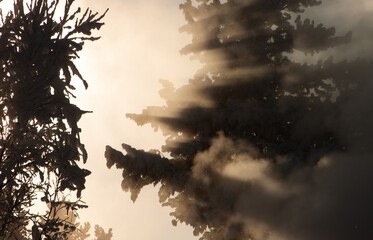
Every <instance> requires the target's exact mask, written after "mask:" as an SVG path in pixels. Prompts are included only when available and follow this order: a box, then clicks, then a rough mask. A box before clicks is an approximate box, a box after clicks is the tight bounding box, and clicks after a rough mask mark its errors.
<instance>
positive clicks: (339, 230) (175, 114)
mask: <svg viewBox="0 0 373 240" xmlns="http://www.w3.org/2000/svg"><path fill="white" fill-rule="evenodd" d="M320 4H321V1H318V0H285V1H277V0H269V1H259V0H252V1H244V0H228V1H226V2H223V3H222V2H221V1H219V0H213V1H209V0H199V1H197V3H195V4H193V3H192V1H191V0H187V1H186V2H185V3H184V4H181V5H180V8H181V9H182V10H183V12H184V15H185V19H186V21H187V24H186V25H185V26H183V27H182V28H181V31H184V32H187V33H189V34H191V35H192V41H191V43H190V44H189V45H187V46H186V47H185V48H183V49H182V50H181V53H182V54H191V55H192V57H193V58H195V59H197V60H199V61H200V62H201V63H202V64H203V67H202V68H201V69H200V70H199V71H198V72H197V73H196V75H195V76H194V78H193V79H190V80H189V83H188V84H187V85H185V86H182V87H180V88H178V89H175V88H174V87H173V85H172V83H170V82H168V81H166V80H161V84H162V85H163V89H162V90H161V91H160V96H161V97H162V98H163V99H164V100H165V105H164V106H158V107H156V106H151V107H148V108H146V109H145V110H143V111H142V113H141V114H127V117H129V118H130V119H132V120H134V121H135V122H136V123H137V124H138V125H140V126H141V125H144V124H150V125H151V126H152V127H153V128H154V129H155V130H158V129H160V130H161V131H162V133H163V134H164V135H165V136H166V137H167V139H166V142H165V144H164V145H163V146H162V149H161V151H158V150H151V151H148V152H146V151H143V150H138V149H135V148H133V147H131V146H129V145H127V144H122V147H123V149H124V150H125V152H126V154H123V153H122V152H120V151H117V150H115V149H113V148H111V147H110V146H107V147H106V152H105V157H106V159H107V166H108V167H109V168H111V167H112V166H113V165H114V164H115V165H116V167H117V168H119V169H122V170H123V181H122V188H123V190H124V191H130V192H131V198H132V200H133V201H135V200H136V198H137V196H138V194H139V192H140V190H141V188H142V187H143V186H145V185H149V184H154V185H156V184H160V190H159V200H160V203H162V205H163V206H170V207H171V208H172V209H173V212H172V213H171V216H173V217H174V220H173V221H172V223H173V224H174V225H176V224H177V223H178V222H185V223H186V224H189V225H191V226H192V227H193V228H194V234H195V235H200V236H201V239H368V238H369V237H367V236H371V233H372V230H371V229H372V228H371V227H372V226H371V224H368V222H369V218H371V217H372V216H373V212H372V210H369V209H371V208H367V206H368V202H369V201H371V200H373V196H372V191H371V190H370V191H369V190H367V189H369V188H368V187H367V185H366V182H367V181H368V179H367V178H369V179H371V178H370V177H367V176H368V175H367V174H362V175H364V177H361V178H359V177H353V179H354V180H353V179H352V178H351V182H350V183H349V184H346V185H345V189H344V191H345V192H337V191H339V189H340V188H341V187H339V186H338V185H337V182H338V181H337V180H336V179H339V180H340V181H341V184H342V185H343V183H346V181H347V179H345V178H343V176H349V175H348V172H349V170H348V167H347V166H356V165H360V166H365V167H366V166H370V167H371V163H368V162H366V161H365V160H363V159H369V157H371V154H372V152H371V149H370V145H371V141H370V140H369V136H370V135H371V134H372V127H371V126H370V124H369V122H370V121H371V120H372V111H371V110H370V108H369V107H368V106H367V102H369V101H371V97H370V96H372V94H371V93H372V92H371V89H372V81H371V76H372V71H373V70H372V69H373V64H372V62H371V61H368V60H361V59H357V60H348V61H347V60H344V61H340V62H334V61H333V58H332V57H330V58H327V59H319V61H318V62H317V63H316V64H312V63H306V62H302V61H301V60H299V59H294V57H293V56H292V53H294V52H295V51H297V52H302V53H304V54H305V55H307V54H310V55H313V54H315V53H318V52H320V51H326V50H328V49H329V48H333V47H337V46H341V45H343V44H347V43H348V42H349V41H350V39H351V36H352V34H351V32H348V33H347V34H345V35H344V36H335V28H333V27H330V28H327V27H324V26H323V25H322V24H318V25H316V24H315V23H314V21H311V20H310V19H302V17H301V15H300V14H301V13H302V12H303V11H304V10H305V9H306V8H307V7H312V6H317V5H320ZM162 153H166V154H169V157H166V156H164V155H163V154H162ZM353 156H354V157H353ZM338 164H339V165H338ZM349 164H350V165H349ZM338 166H340V167H338ZM341 166H343V167H341ZM353 168H354V167H353ZM350 169H351V168H350ZM354 169H355V170H356V169H359V171H360V170H361V171H362V172H364V171H363V169H364V168H363V167H361V169H360V167H356V168H354ZM338 171H339V172H338ZM338 174H339V175H338ZM365 177H366V178H365ZM355 180H356V181H355ZM354 181H355V182H354ZM333 184H335V185H336V186H337V187H336V188H333V187H330V188H328V187H329V186H334V185H333ZM327 189H329V190H328V191H327ZM331 189H332V190H331ZM333 189H334V190H333ZM337 189H338V190H337ZM361 189H362V190H361ZM341 191H342V190H341ZM354 194H356V196H361V197H362V198H364V200H363V201H362V202H361V204H362V205H361V207H358V208H356V205H357V201H356V200H354V199H352V198H351V197H346V198H343V199H339V198H338V197H345V196H350V195H354ZM350 209H355V210H350ZM342 212H343V214H342ZM327 213H330V215H328V214H327ZM359 214H360V215H359ZM338 216H339V217H338ZM352 219H354V220H352ZM351 226H359V227H356V228H354V227H351ZM357 228H359V230H356V229H357ZM368 233H369V235H368Z"/></svg>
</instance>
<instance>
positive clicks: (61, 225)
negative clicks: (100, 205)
mask: <svg viewBox="0 0 373 240" xmlns="http://www.w3.org/2000/svg"><path fill="white" fill-rule="evenodd" d="M73 2H74V0H66V1H65V5H64V7H63V6H62V8H61V7H60V6H61V4H60V3H59V1H58V0H56V1H47V0H35V1H27V2H24V1H23V0H16V1H15V2H14V9H13V10H12V11H10V12H9V13H7V15H6V16H3V15H2V21H1V23H0V64H1V72H0V86H1V87H0V112H1V114H0V117H1V124H0V154H1V162H0V238H1V239H24V238H28V239H29V238H31V237H32V238H33V239H35V240H36V239H63V238H64V237H66V233H68V232H70V231H72V230H74V228H75V227H74V226H73V225H70V224H69V222H68V221H65V219H60V218H58V217H56V212H58V209H59V208H61V207H63V208H67V209H68V210H69V211H73V212H75V211H76V210H77V209H78V208H81V207H86V206H85V205H84V204H81V201H80V200H79V198H80V195H81V191H82V190H83V189H84V184H85V178H86V176H88V175H89V174H90V171H89V170H87V169H84V168H81V167H80V166H79V165H78V161H80V160H83V162H84V163H85V162H86V160H87V152H86V150H85V148H84V145H83V144H82V143H81V141H80V138H79V133H80V131H81V129H80V128H79V127H78V121H79V119H80V117H81V116H82V114H84V113H85V112H86V111H83V110H81V109H80V108H79V107H77V106H76V105H74V104H72V103H71V102H70V98H71V97H72V96H74V95H73V94H72V90H74V86H73V85H72V78H73V75H76V76H77V77H79V78H80V79H81V80H82V82H83V84H84V86H85V87H86V88H87V87H88V85H87V82H86V80H84V79H83V77H82V76H81V74H80V73H79V71H78V69H77V68H76V66H75V64H74V62H73V61H74V59H76V58H78V52H79V51H81V50H82V48H83V44H84V42H85V41H86V40H89V41H93V40H97V39H98V37H91V36H90V35H91V31H92V30H95V29H100V27H101V26H102V25H103V23H102V22H100V21H101V19H102V18H103V17H104V15H105V14H103V15H101V16H99V15H98V14H97V13H92V12H91V11H90V10H88V9H87V10H86V11H85V12H84V14H83V16H82V17H81V18H78V17H77V15H78V14H79V12H80V11H81V9H80V8H78V9H77V10H76V11H75V12H74V13H71V7H72V4H73ZM58 9H62V10H63V11H62V15H61V16H59V15H58V14H57V12H58ZM58 17H60V19H59V20H58V19H57V18H58ZM65 190H69V191H76V194H77V197H78V199H77V200H75V201H71V202H69V201H65V197H64V194H66V191H65ZM64 191H65V192H64ZM40 200H41V201H42V202H44V203H45V204H48V205H49V207H50V210H49V211H48V212H47V213H45V214H36V213H33V212H32V211H31V210H30V207H32V206H33V205H34V204H35V203H36V202H37V203H38V204H39V205H40V204H41V201H40ZM39 205H38V206H39ZM39 207H40V206H39ZM30 225H31V226H32V230H30V229H29V228H28V226H30Z"/></svg>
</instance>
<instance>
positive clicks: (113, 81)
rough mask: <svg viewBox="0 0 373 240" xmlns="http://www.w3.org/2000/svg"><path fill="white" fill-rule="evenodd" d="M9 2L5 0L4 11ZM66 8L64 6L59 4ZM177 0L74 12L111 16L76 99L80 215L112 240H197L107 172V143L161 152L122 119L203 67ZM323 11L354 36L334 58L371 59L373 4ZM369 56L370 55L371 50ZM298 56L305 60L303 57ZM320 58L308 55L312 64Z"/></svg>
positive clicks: (87, 59)
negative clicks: (188, 52) (83, 175)
mask: <svg viewBox="0 0 373 240" xmlns="http://www.w3.org/2000/svg"><path fill="white" fill-rule="evenodd" d="M9 2H12V1H10V0H4V1H3V3H1V5H0V6H1V7H2V8H3V7H5V5H6V4H7V3H9ZM61 2H63V1H61ZM181 2H182V1H176V0H136V1H133V0H107V1H99V0H76V2H75V8H77V7H78V6H80V7H82V8H83V9H84V8H86V7H90V9H91V10H92V11H94V12H96V11H98V12H99V13H103V12H104V11H105V10H106V8H109V12H108V14H107V15H106V17H105V18H104V19H103V21H104V22H105V25H104V26H103V27H102V29H101V30H100V31H98V32H95V33H94V34H95V35H98V36H101V37H102V38H101V39H100V40H98V41H96V42H89V43H86V45H85V48H84V49H83V51H82V53H81V58H80V59H79V60H78V61H77V66H78V68H79V69H80V72H81V73H82V75H83V77H84V78H85V79H86V80H87V81H88V84H89V88H88V90H87V91H85V90H83V86H82V84H81V83H80V81H75V86H76V87H77V89H78V90H77V91H76V92H75V93H76V95H77V99H74V100H73V101H74V102H75V103H76V104H77V105H78V106H79V107H80V108H81V109H83V110H91V111H93V113H91V114H86V115H84V116H83V117H82V119H81V121H80V122H79V123H80V124H79V125H80V127H81V128H82V134H81V138H82V142H83V143H84V144H85V146H86V148H87V151H88V155H89V156H88V162H87V164H86V165H85V166H84V167H85V168H87V169H89V170H90V171H92V174H91V175H90V176H89V177H88V179H87V183H86V190H85V191H83V193H82V197H83V200H84V201H85V202H86V203H87V205H89V208H88V209H84V210H81V211H80V212H79V214H80V219H79V220H78V221H79V222H86V221H89V222H90V223H91V224H92V225H94V224H99V225H101V226H102V227H103V228H104V229H105V230H107V229H108V228H113V234H114V237H113V239H115V240H126V239H131V240H158V239H159V240H161V239H179V240H187V239H188V240H190V239H198V237H194V236H193V233H192V232H193V230H192V228H190V227H187V226H185V225H183V224H179V225H178V226H177V227H173V226H172V224H171V220H172V218H171V217H170V216H169V215H168V213H169V212H170V209H168V208H162V207H161V205H160V204H159V202H158V194H157V192H158V188H157V187H156V188H154V187H146V188H144V189H143V190H142V191H141V193H140V195H139V198H138V199H137V201H136V203H135V204H134V203H132V201H131V199H130V194H129V193H125V192H123V191H122V189H121V187H120V183H121V181H122V176H121V171H117V170H115V169H114V168H113V169H111V170H109V169H107V167H106V160H105V158H104V151H105V146H106V145H111V146H112V147H114V148H117V149H120V148H121V146H120V144H121V143H123V142H125V143H127V144H129V145H132V146H136V148H138V149H145V150H149V149H160V146H161V145H162V144H163V141H164V137H163V136H162V134H161V133H160V132H153V130H152V129H151V128H150V127H149V126H143V127H139V126H137V125H136V124H135V123H134V122H132V121H131V120H129V119H127V118H126V117H125V114H126V113H139V112H141V110H142V109H143V108H145V107H146V106H149V105H162V104H163V101H162V99H161V98H160V97H159V95H158V91H159V89H160V88H161V85H160V84H159V79H166V80H169V81H171V82H173V83H174V85H175V86H176V87H178V86H181V85H183V84H184V83H186V82H187V81H188V79H189V78H191V77H192V76H193V75H194V73H195V72H196V70H197V69H198V68H199V63H198V62H192V61H190V60H189V57H188V56H181V55H180V54H179V50H180V49H181V48H182V47H184V46H185V45H186V44H187V43H188V41H189V40H190V37H189V36H188V35H186V34H184V33H183V34H181V33H179V31H178V29H179V28H180V27H181V26H182V25H183V24H184V16H183V15H182V12H181V11H180V10H179V8H178V5H179V4H180V3H181ZM324 2H325V3H323V5H321V6H319V7H315V8H313V9H312V8H311V9H310V10H309V11H307V12H306V13H305V14H306V15H307V16H310V17H311V18H313V19H315V21H316V23H323V24H324V25H326V26H335V27H336V30H337V34H339V33H344V32H346V31H348V30H352V32H353V37H352V41H353V42H352V44H351V47H349V48H347V49H346V47H344V48H343V50H341V48H336V49H335V50H333V52H332V54H333V55H335V56H336V58H335V59H336V60H338V59H339V58H341V59H342V58H348V57H352V58H356V57H358V56H362V57H367V56H371V54H372V48H371V46H370V45H371V40H372V36H373V27H372V26H371V23H372V21H373V17H372V16H373V14H372V13H373V1H372V0H355V1H351V0H324ZM367 50H370V51H371V52H369V51H367ZM294 57H295V58H298V59H299V60H303V58H304V56H303V55H301V54H297V53H295V54H294ZM320 57H323V54H317V55H315V56H312V57H311V56H308V57H307V58H309V60H310V61H312V60H317V58H320Z"/></svg>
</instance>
